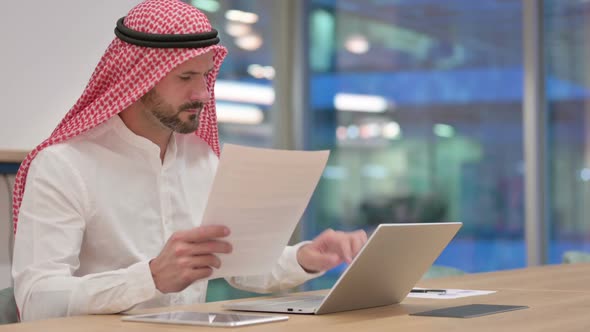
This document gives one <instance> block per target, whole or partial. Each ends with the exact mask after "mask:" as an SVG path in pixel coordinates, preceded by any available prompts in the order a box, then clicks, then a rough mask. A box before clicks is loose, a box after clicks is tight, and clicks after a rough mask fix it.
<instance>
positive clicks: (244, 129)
mask: <svg viewBox="0 0 590 332" xmlns="http://www.w3.org/2000/svg"><path fill="white" fill-rule="evenodd" d="M185 2H187V3H190V4H192V5H193V6H195V7H197V8H199V9H201V10H202V11H203V12H204V13H205V14H206V15H207V17H208V18H209V20H210V21H211V25H212V26H213V28H214V29H217V31H218V32H219V37H220V39H221V44H222V45H223V46H225V47H226V48H227V49H228V55H227V57H226V58H225V61H224V63H223V65H222V66H221V72H220V73H219V77H218V78H217V82H216V86H215V97H216V101H217V118H218V123H219V140H220V143H221V144H223V143H235V144H243V145H249V146H260V147H271V146H272V142H273V139H272V135H273V129H272V118H271V117H272V114H271V107H272V105H273V103H274V88H273V86H272V80H273V78H274V74H275V71H274V68H273V63H272V54H273V53H272V43H271V31H272V29H271V9H272V5H273V3H274V2H273V0H193V1H191V0H185ZM257 295H259V294H255V293H250V292H246V291H241V290H238V289H236V288H233V287H231V286H230V285H229V284H228V283H227V282H226V281H225V280H224V279H215V280H210V281H209V286H208V288H207V301H208V302H210V301H220V300H227V299H233V298H242V297H251V296H257Z"/></svg>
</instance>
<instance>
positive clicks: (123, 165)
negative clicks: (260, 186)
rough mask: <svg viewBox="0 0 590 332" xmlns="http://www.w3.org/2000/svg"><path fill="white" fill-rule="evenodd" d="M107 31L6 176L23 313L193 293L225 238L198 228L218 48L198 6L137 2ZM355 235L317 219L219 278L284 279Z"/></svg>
mask: <svg viewBox="0 0 590 332" xmlns="http://www.w3.org/2000/svg"><path fill="white" fill-rule="evenodd" d="M115 34H116V36H117V37H116V38H115V39H114V40H113V42H112V43H111V45H110V46H109V48H108V49H107V51H106V52H105V54H104V56H103V58H102V59H101V61H100V63H99V64H98V66H97V68H96V70H95V72H94V74H93V75H92V77H91V80H90V83H89V84H88V86H87V87H86V89H85V91H84V93H83V95H82V96H81V97H80V99H79V100H78V102H77V103H76V104H75V105H74V107H73V108H72V109H71V110H70V111H69V112H68V114H67V115H66V117H65V118H64V119H63V120H62V122H61V123H60V124H59V125H58V127H57V128H56V129H55V131H54V132H53V134H52V135H51V137H50V138H48V139H47V140H46V141H44V142H43V143H42V144H41V145H39V146H38V147H37V148H36V149H35V150H34V151H32V152H31V154H30V155H29V156H28V157H27V159H26V160H25V161H24V162H23V164H22V165H21V168H20V170H19V173H18V175H17V179H16V184H15V189H14V202H13V203H14V204H13V210H14V216H15V217H14V225H15V232H16V235H15V236H16V237H15V239H16V240H15V249H14V259H13V277H14V284H15V298H16V302H17V305H18V307H19V309H20V314H21V319H22V320H34V319H43V318H50V317H58V316H66V315H79V314H99V313H115V312H121V311H126V310H129V309H131V308H143V307H153V306H167V305H179V304H189V303H196V302H202V301H204V300H205V295H206V288H207V279H206V278H207V277H208V276H210V275H211V273H212V269H215V268H218V267H219V266H220V260H219V258H218V257H217V256H216V254H219V253H229V252H231V250H232V248H231V243H228V242H227V241H224V238H225V237H226V236H227V235H228V234H229V232H230V231H231V230H229V229H227V228H226V227H224V226H222V225H218V226H202V227H199V225H200V223H201V218H202V215H203V212H204V208H205V203H206V198H207V195H208V192H209V189H210V187H211V184H212V181H213V176H214V174H215V170H216V167H217V162H218V155H219V142H218V137H217V123H216V116H215V100H214V96H213V91H214V90H213V87H214V84H215V79H216V77H217V73H218V72H219V67H220V65H221V62H222V61H223V58H224V57H225V54H226V49H225V48H224V47H222V46H219V45H217V43H218V42H219V39H218V38H217V36H216V35H217V33H216V31H215V30H213V29H212V28H211V26H210V24H209V22H208V20H207V18H206V17H205V15H203V14H202V13H201V12H199V11H198V10H197V9H195V8H194V7H192V6H190V5H187V4H184V3H182V2H180V1H178V0H148V1H146V2H143V3H141V4H139V5H138V6H136V7H135V8H133V9H132V10H131V11H130V12H129V14H128V15H127V16H126V17H125V18H124V19H121V20H119V22H117V28H116V30H115ZM25 184H26V187H25ZM25 188H26V190H25ZM17 226H18V227H17ZM365 241H366V234H365V233H364V232H362V231H359V232H354V233H342V232H334V231H331V230H328V231H326V232H324V233H322V234H320V235H319V236H318V237H317V238H316V239H314V240H313V241H311V242H304V243H300V244H298V245H296V246H293V247H287V248H286V249H285V250H284V252H283V254H282V255H281V257H280V259H279V261H278V262H277V264H276V266H275V267H274V268H273V270H272V271H270V272H268V273H266V274H263V275H260V276H249V277H233V278H228V279H229V280H228V281H229V282H230V283H231V284H233V285H234V286H236V287H239V288H243V289H247V290H251V291H259V292H268V291H275V290H280V289H285V288H290V287H293V286H296V285H298V284H301V283H302V282H304V281H306V280H308V279H310V278H313V277H315V276H317V275H319V274H321V273H322V272H323V271H325V270H327V269H330V268H332V267H334V266H336V265H338V264H340V263H342V262H350V261H351V260H352V258H353V257H354V256H355V255H356V254H357V253H358V251H359V250H360V248H361V247H362V246H363V244H364V243H365ZM261 272H262V271H261Z"/></svg>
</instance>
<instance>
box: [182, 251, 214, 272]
mask: <svg viewBox="0 0 590 332" xmlns="http://www.w3.org/2000/svg"><path fill="white" fill-rule="evenodd" d="M178 265H179V267H180V268H182V269H192V270H194V269H200V268H204V267H214V268H216V269H218V268H219V267H220V266H221V260H220V259H219V257H217V256H215V255H200V256H189V257H181V258H179V259H178Z"/></svg>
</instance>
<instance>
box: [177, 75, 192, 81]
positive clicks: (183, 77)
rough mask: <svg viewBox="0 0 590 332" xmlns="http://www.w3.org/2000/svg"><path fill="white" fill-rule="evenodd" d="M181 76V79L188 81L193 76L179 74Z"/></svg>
mask: <svg viewBox="0 0 590 332" xmlns="http://www.w3.org/2000/svg"><path fill="white" fill-rule="evenodd" d="M179 78H180V79H181V80H183V81H188V80H190V79H191V77H190V76H179Z"/></svg>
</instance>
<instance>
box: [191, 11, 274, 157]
mask: <svg viewBox="0 0 590 332" xmlns="http://www.w3.org/2000/svg"><path fill="white" fill-rule="evenodd" d="M185 2H188V3H191V4H192V5H193V6H195V7H197V8H199V9H201V10H202V11H203V12H204V13H205V14H206V15H207V17H208V18H209V20H210V21H211V25H212V26H213V28H215V29H217V31H218V32H219V37H220V39H221V44H222V45H223V46H225V47H226V48H227V49H228V55H227V57H226V59H225V61H224V63H223V66H222V67H221V72H220V74H219V77H218V79H217V83H216V87H215V95H216V99H217V117H218V120H219V139H220V141H221V143H222V144H223V143H240V144H245V145H249V146H262V147H270V146H271V145H272V134H273V130H272V120H271V116H272V115H271V113H270V110H271V107H272V104H273V102H274V89H273V87H272V80H273V78H274V75H275V71H274V68H273V64H272V43H271V39H272V38H271V31H272V30H271V26H270V25H271V17H272V16H271V8H272V5H273V1H272V0H247V1H246V0H193V1H190V0H186V1H185Z"/></svg>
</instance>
